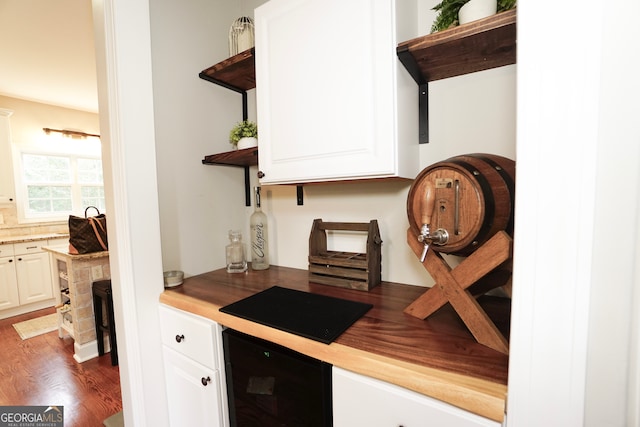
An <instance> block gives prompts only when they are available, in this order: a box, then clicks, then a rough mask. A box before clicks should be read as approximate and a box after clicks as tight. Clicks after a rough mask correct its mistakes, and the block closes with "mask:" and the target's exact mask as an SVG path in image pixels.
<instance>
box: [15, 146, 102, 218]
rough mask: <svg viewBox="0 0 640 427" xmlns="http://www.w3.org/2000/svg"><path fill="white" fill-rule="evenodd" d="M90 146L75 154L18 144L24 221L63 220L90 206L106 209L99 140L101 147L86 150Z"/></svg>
mask: <svg viewBox="0 0 640 427" xmlns="http://www.w3.org/2000/svg"><path fill="white" fill-rule="evenodd" d="M82 142H83V143H85V144H86V143H87V141H82ZM76 144H77V142H76ZM63 146H64V144H63ZM90 146H91V144H89V146H84V147H83V149H81V150H78V151H77V152H76V153H74V154H69V153H65V152H52V150H51V149H49V150H46V151H45V150H44V149H42V148H39V147H27V146H18V155H17V157H18V158H17V159H16V160H18V162H17V164H18V168H17V170H16V184H17V185H16V187H17V188H16V190H17V194H18V197H17V200H18V216H19V219H20V221H21V222H36V221H40V222H42V221H62V220H66V219H67V218H68V217H69V214H75V215H84V210H85V209H86V207H88V206H95V207H97V208H98V209H99V210H100V212H104V211H105V200H104V185H103V177H102V160H101V159H100V156H99V153H100V152H99V141H98V146H97V147H98V150H95V146H94V147H93V149H87V148H88V147H89V148H90ZM57 148H58V149H60V148H61V147H60V146H57ZM67 148H69V147H67ZM63 151H64V150H63Z"/></svg>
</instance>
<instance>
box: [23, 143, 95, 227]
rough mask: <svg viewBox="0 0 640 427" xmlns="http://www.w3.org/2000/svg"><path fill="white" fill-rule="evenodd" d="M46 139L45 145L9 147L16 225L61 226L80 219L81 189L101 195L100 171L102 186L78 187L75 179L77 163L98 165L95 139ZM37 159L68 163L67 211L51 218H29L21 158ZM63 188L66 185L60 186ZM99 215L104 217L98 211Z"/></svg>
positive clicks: (31, 216) (81, 211)
mask: <svg viewBox="0 0 640 427" xmlns="http://www.w3.org/2000/svg"><path fill="white" fill-rule="evenodd" d="M52 136H53V135H48V136H47V141H46V142H45V143H42V142H39V143H34V144H24V143H23V144H13V150H12V151H13V164H14V178H15V190H16V210H17V217H18V218H17V219H18V223H20V224H23V223H24V224H28V223H47V222H63V221H67V220H68V218H69V215H78V216H84V210H85V208H86V207H83V206H82V194H81V193H82V191H81V187H83V186H96V187H101V188H102V189H103V193H104V170H103V173H102V184H101V185H98V184H95V185H94V184H80V183H79V182H78V181H77V179H78V168H77V162H78V159H92V160H99V161H100V162H101V161H102V153H101V147H100V139H99V138H86V139H81V140H75V139H71V138H68V137H61V136H58V137H56V136H53V137H52ZM25 154H27V155H39V156H55V157H65V158H69V159H70V161H71V165H70V167H71V178H72V181H71V183H70V184H69V185H70V186H71V203H72V207H71V211H65V212H60V213H59V214H56V215H52V214H51V213H46V214H33V213H30V212H29V206H28V205H29V199H28V191H27V187H28V185H30V183H27V182H26V181H25V173H24V164H23V155H25ZM44 185H47V186H55V185H57V184H56V183H45V184H44ZM64 185H67V184H64ZM100 213H104V208H101V210H100Z"/></svg>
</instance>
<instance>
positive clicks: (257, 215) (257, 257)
mask: <svg viewBox="0 0 640 427" xmlns="http://www.w3.org/2000/svg"><path fill="white" fill-rule="evenodd" d="M255 196H256V203H255V210H254V211H253V213H252V214H251V218H250V219H249V221H250V228H251V269H252V270H266V269H267V268H269V240H268V232H267V215H266V214H265V213H264V212H262V209H261V207H260V187H255Z"/></svg>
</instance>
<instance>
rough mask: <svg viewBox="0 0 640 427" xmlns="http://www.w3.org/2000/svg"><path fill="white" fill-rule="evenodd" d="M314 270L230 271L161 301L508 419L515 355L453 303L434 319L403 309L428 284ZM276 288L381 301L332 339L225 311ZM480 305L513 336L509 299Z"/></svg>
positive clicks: (188, 283) (188, 284) (188, 282)
mask: <svg viewBox="0 0 640 427" xmlns="http://www.w3.org/2000/svg"><path fill="white" fill-rule="evenodd" d="M308 274H309V273H308V272H307V270H299V269H293V268H288V267H278V266H271V268H269V269H268V270H262V271H252V270H249V272H247V273H242V274H237V273H236V274H230V273H227V272H226V270H225V269H220V270H216V271H212V272H209V273H204V274H201V275H198V276H193V277H190V278H187V279H185V280H184V284H183V285H181V286H178V287H176V288H172V289H167V290H165V291H164V292H163V293H162V294H161V296H160V302H161V303H164V304H167V305H170V306H172V307H175V308H178V309H181V310H185V311H187V312H191V313H194V314H197V315H200V316H203V317H206V318H209V319H211V320H213V321H215V322H218V323H220V324H221V325H224V326H226V327H229V328H232V329H236V330H238V331H241V332H244V333H247V334H250V335H253V336H255V337H258V338H262V339H265V340H268V341H271V342H274V343H277V344H280V345H283V346H285V347H288V348H291V349H293V350H295V351H298V352H300V353H303V354H306V355H309V356H311V357H314V358H316V359H320V360H323V361H325V362H328V363H331V364H333V365H334V366H339V367H341V368H344V369H347V370H350V371H353V372H357V373H359V374H362V375H366V376H369V377H373V378H377V379H380V380H383V381H387V382H389V383H392V384H397V385H399V386H402V387H405V388H408V389H410V390H414V391H417V392H419V393H422V394H424V395H427V396H430V397H433V398H435V399H439V400H442V401H444V402H448V403H450V404H452V405H455V406H458V407H460V408H462V409H465V410H467V411H470V412H473V413H475V414H478V415H481V416H484V417H487V418H489V419H492V420H495V421H498V422H501V421H502V419H503V417H504V410H505V399H506V394H507V370H508V361H509V358H508V356H507V355H504V354H501V353H499V352H497V351H494V350H492V349H490V348H488V347H485V346H483V345H481V344H478V343H477V342H476V341H475V340H474V338H473V337H472V335H471V334H470V333H469V332H468V330H467V328H466V327H465V325H464V323H462V321H461V320H460V319H459V318H458V316H457V314H456V313H455V311H453V309H451V307H449V305H446V306H445V307H443V308H441V309H440V310H439V311H438V312H436V313H434V314H433V315H432V316H430V317H429V318H428V319H427V320H421V319H418V318H415V317H412V316H410V315H407V314H405V313H404V312H403V310H404V308H405V307H406V306H408V305H409V304H410V303H411V302H413V301H414V300H415V299H416V298H417V297H418V296H420V295H421V294H422V293H424V292H425V291H426V289H427V288H423V287H418V286H409V285H402V284H398V283H389V282H382V284H380V285H379V286H377V287H375V288H373V289H372V290H370V291H368V292H367V291H358V290H353V289H345V288H338V287H333V286H328V285H321V284H316V283H310V282H309V276H308ZM271 286H281V287H284V288H290V289H297V290H301V291H305V292H311V293H314V294H320V295H327V296H332V297H337V298H343V299H348V300H352V301H360V302H363V303H369V304H373V308H372V309H371V310H369V311H368V312H367V313H366V314H365V315H364V316H363V317H362V318H360V319H359V320H358V321H356V322H355V323H354V324H353V325H352V326H351V327H350V328H349V329H347V330H346V331H345V332H344V333H343V334H342V335H340V336H339V337H338V338H337V339H336V340H335V341H334V342H332V343H331V344H328V345H327V344H323V343H321V342H318V341H314V340H310V339H307V338H304V337H301V336H297V335H293V334H291V333H288V332H284V331H281V330H278V329H274V328H271V327H268V326H264V325H261V324H258V323H255V322H252V321H249V320H245V319H242V318H239V317H236V316H232V315H229V314H225V313H222V312H220V311H219V308H220V307H223V306H225V305H228V304H231V303H233V302H236V301H239V300H241V299H243V298H245V297H248V296H251V295H253V294H255V293H257V292H260V291H262V290H265V289H268V288H270V287H271ZM479 301H480V304H481V305H482V307H483V308H484V309H485V311H486V312H487V314H488V315H489V316H490V317H491V318H492V320H493V321H494V323H495V324H496V325H497V326H498V328H500V329H501V330H502V331H503V333H504V334H505V336H508V323H509V320H508V319H509V307H510V304H509V301H508V300H506V299H504V298H497V297H487V296H483V297H481V298H480V299H479Z"/></svg>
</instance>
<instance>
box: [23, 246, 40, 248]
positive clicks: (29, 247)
mask: <svg viewBox="0 0 640 427" xmlns="http://www.w3.org/2000/svg"><path fill="white" fill-rule="evenodd" d="M26 249H38V247H37V246H27V247H26Z"/></svg>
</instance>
